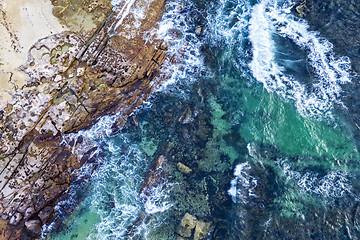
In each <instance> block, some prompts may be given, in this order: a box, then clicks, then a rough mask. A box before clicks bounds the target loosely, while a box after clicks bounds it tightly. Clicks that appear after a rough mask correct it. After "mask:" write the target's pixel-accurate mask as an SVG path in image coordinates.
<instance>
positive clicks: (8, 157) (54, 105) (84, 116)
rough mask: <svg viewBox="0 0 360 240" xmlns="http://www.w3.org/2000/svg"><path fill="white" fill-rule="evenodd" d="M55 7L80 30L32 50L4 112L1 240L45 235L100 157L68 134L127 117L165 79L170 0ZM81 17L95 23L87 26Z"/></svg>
mask: <svg viewBox="0 0 360 240" xmlns="http://www.w3.org/2000/svg"><path fill="white" fill-rule="evenodd" d="M52 3H53V5H54V6H55V7H54V8H53V12H54V15H55V16H56V17H58V18H59V19H60V22H61V23H63V24H65V25H66V26H67V27H68V28H69V29H70V30H71V28H73V29H74V30H73V31H65V32H61V33H57V34H54V35H50V36H47V37H44V38H42V39H40V40H38V41H37V42H36V43H35V44H34V45H32V46H31V47H30V49H29V52H28V59H27V62H26V63H24V64H23V65H21V66H20V67H19V70H21V71H23V72H25V73H26V74H27V75H28V79H27V82H26V86H24V87H23V88H22V90H21V91H17V92H16V93H14V95H13V99H12V100H11V101H9V102H8V103H7V104H6V106H4V107H3V108H1V109H0V137H1V138H0V167H1V169H0V189H1V191H0V212H1V216H0V217H1V222H0V231H1V232H0V234H1V235H0V236H1V237H0V238H1V239H16V238H19V237H20V236H26V237H28V238H36V237H38V236H39V234H40V227H41V225H42V224H47V223H49V222H51V221H52V220H53V219H54V215H55V214H56V212H54V209H53V206H54V205H56V203H57V200H58V198H59V197H60V196H61V195H62V194H63V193H64V192H65V191H66V190H67V189H68V188H69V186H70V184H71V183H72V181H74V179H75V178H76V174H77V169H79V168H80V167H81V166H83V165H84V164H86V163H87V162H89V161H92V160H93V159H92V157H93V155H94V153H95V151H96V148H92V149H90V150H89V152H87V153H83V154H81V155H80V154H77V153H74V151H73V148H74V147H76V146H78V145H79V144H81V143H82V142H83V138H82V137H81V136H79V137H77V138H76V139H73V140H72V141H70V142H67V141H65V140H64V138H63V134H67V133H73V132H76V131H79V130H81V129H86V128H89V127H90V126H91V125H93V124H94V123H95V122H97V121H98V120H99V118H100V117H102V116H104V115H109V114H114V113H120V118H121V119H122V120H124V119H126V117H127V115H128V114H130V113H131V112H132V110H133V109H134V108H135V107H137V106H139V105H140V104H141V103H142V102H143V101H144V100H145V99H146V98H147V97H148V96H149V94H150V93H151V92H152V91H153V89H154V88H156V87H157V86H158V85H159V84H160V83H161V81H162V80H163V79H162V78H157V76H158V75H159V70H160V68H161V65H162V64H163V62H164V61H165V59H166V58H167V54H166V53H165V52H164V51H163V49H164V47H163V46H164V43H163V42H161V41H160V40H157V39H156V35H155V34H154V33H153V29H154V28H156V23H157V22H158V20H159V19H160V18H161V15H162V11H163V10H162V9H163V5H164V0H151V1H143V0H136V1H134V2H131V1H128V2H126V1H123V2H121V3H119V5H118V6H116V7H111V6H110V1H106V0H104V1H98V0H93V1H90V0H88V1H67V0H66V1H61V0H59V1H57V0H53V1H52ZM82 3H83V5H81V4H82ZM70 5H73V6H75V5H76V6H77V7H72V8H71V7H69V6H70ZM79 5H81V6H82V7H81V8H79V7H78V6H79ZM74 9H77V12H74ZM132 11H134V12H135V11H137V12H139V11H142V13H143V14H142V17H136V16H135V14H132ZM79 18H81V19H83V21H84V22H87V24H85V23H84V24H83V27H82V28H81V27H79ZM91 18H92V19H91ZM89 19H90V20H91V21H90V20H89ZM94 19H95V20H94ZM89 22H90V23H89Z"/></svg>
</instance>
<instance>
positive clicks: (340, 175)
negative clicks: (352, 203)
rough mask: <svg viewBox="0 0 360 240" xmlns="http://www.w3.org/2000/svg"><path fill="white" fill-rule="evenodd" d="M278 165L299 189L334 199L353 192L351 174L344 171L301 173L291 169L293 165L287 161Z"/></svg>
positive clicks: (279, 162)
mask: <svg viewBox="0 0 360 240" xmlns="http://www.w3.org/2000/svg"><path fill="white" fill-rule="evenodd" d="M277 164H278V166H279V167H280V168H281V169H282V171H283V174H284V176H286V178H287V180H288V181H289V180H291V181H294V182H295V183H296V186H297V187H298V188H299V191H300V192H302V193H307V194H312V195H316V196H320V197H322V198H326V199H327V200H333V199H334V198H340V197H343V196H344V194H351V184H350V182H349V174H348V173H346V172H343V171H333V170H332V171H329V172H328V173H327V174H326V175H324V176H319V174H318V173H316V172H305V173H300V172H299V171H295V170H292V169H291V165H290V164H289V163H288V162H287V161H286V160H282V161H278V162H277Z"/></svg>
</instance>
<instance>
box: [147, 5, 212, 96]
mask: <svg viewBox="0 0 360 240" xmlns="http://www.w3.org/2000/svg"><path fill="white" fill-rule="evenodd" d="M166 5H167V7H166V9H167V10H166V11H165V12H164V14H163V17H162V20H161V21H160V22H159V27H158V30H156V32H154V33H153V34H156V36H157V38H158V39H161V40H164V41H165V42H166V43H167V44H168V46H169V49H168V50H167V51H166V52H167V54H168V55H169V57H170V58H172V57H173V56H177V59H178V61H177V62H176V63H174V62H170V59H168V60H167V61H166V62H165V63H164V65H163V69H162V71H164V73H163V74H165V75H168V76H170V77H169V78H168V79H167V80H166V81H165V82H164V83H163V84H162V85H161V86H160V88H158V89H157V91H165V92H175V91H178V92H179V93H180V94H183V95H185V92H184V90H182V89H183V88H182V86H186V85H189V84H192V83H193V82H194V81H196V80H197V79H198V77H199V76H200V73H201V72H207V71H208V69H207V68H206V67H205V66H204V62H203V58H202V54H201V51H200V48H201V44H202V43H201V41H200V40H199V39H198V37H197V36H196V34H195V32H194V31H193V30H191V29H192V28H193V26H192V25H191V23H189V21H188V20H189V18H190V17H191V16H189V15H188V14H186V13H182V12H181V10H180V9H181V8H187V9H191V8H192V7H193V6H192V3H191V1H188V0H186V1H168V2H167V3H166Z"/></svg>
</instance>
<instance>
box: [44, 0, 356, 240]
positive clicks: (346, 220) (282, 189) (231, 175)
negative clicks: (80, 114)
mask: <svg viewBox="0 0 360 240" xmlns="http://www.w3.org/2000/svg"><path fill="white" fill-rule="evenodd" d="M167 5H168V7H167V9H168V10H167V12H165V13H164V17H163V20H162V22H161V24H160V33H159V37H161V38H164V39H166V40H167V41H168V42H169V43H170V44H169V46H171V47H170V50H169V54H171V53H175V52H177V51H179V49H184V58H183V59H182V61H181V62H180V63H179V64H175V65H169V66H168V68H169V69H171V71H173V72H172V76H171V78H170V79H169V80H168V81H167V82H166V83H165V84H164V85H163V86H162V87H161V88H160V89H159V90H158V91H156V92H155V93H154V94H153V96H152V97H151V99H150V100H149V101H148V102H147V103H145V104H144V105H143V106H142V107H140V108H139V109H137V110H136V111H135V112H134V114H133V116H134V118H135V119H136V122H137V123H138V125H137V126H136V124H135V122H134V120H132V119H133V118H132V117H130V118H129V119H130V120H128V125H127V127H125V128H124V129H122V130H121V131H115V132H113V131H111V125H112V123H113V121H114V120H115V117H113V118H105V119H103V120H102V122H100V123H99V124H97V125H96V126H94V128H92V129H91V130H88V131H86V132H82V133H79V134H82V135H83V136H85V138H86V139H88V140H87V141H85V142H86V144H87V145H86V144H85V146H84V148H89V147H92V146H98V147H99V148H98V152H99V153H100V154H99V157H98V161H99V166H98V168H97V169H96V170H95V172H94V173H93V174H92V176H91V178H90V179H89V180H86V181H85V182H84V183H81V184H80V186H74V188H75V189H76V188H82V189H84V190H83V191H80V192H81V194H78V195H81V197H79V196H78V195H77V196H74V197H73V198H71V199H70V200H69V202H68V203H64V204H63V205H62V206H59V209H61V208H62V207H66V204H70V202H71V201H80V204H79V205H78V207H77V208H76V209H75V211H74V213H72V214H71V215H70V216H64V219H65V220H64V225H63V226H62V227H61V228H59V229H58V231H54V232H52V233H51V234H49V235H48V237H49V238H51V239H127V238H129V239H176V237H177V236H178V235H177V233H176V228H177V226H178V224H179V223H180V220H181V218H182V216H183V215H184V214H185V213H186V212H189V213H190V214H192V215H195V216H196V217H197V218H198V219H200V220H202V221H206V222H211V224H212V228H211V229H212V231H210V233H209V235H208V239H358V238H359V237H360V232H359V231H360V225H359V224H360V223H359V220H358V219H359V217H360V216H359V209H358V203H359V202H358V201H359V200H358V193H359V190H360V188H359V187H360V186H359V184H358V182H359V181H358V179H359V175H360V174H359V173H360V172H359V151H358V146H359V142H358V141H357V140H356V138H355V137H354V136H355V135H357V131H359V129H358V128H359V127H357V126H356V124H354V122H353V121H351V119H353V118H354V116H352V115H351V113H349V111H347V108H348V107H349V106H350V105H351V104H352V103H351V102H349V101H347V100H346V99H345V98H344V97H343V96H347V95H351V94H352V92H351V91H349V88H348V87H347V86H348V85H349V84H351V83H352V82H353V81H357V80H356V76H354V74H353V73H352V72H351V69H350V62H349V59H348V58H347V57H345V56H339V55H336V54H335V53H334V52H333V50H332V45H331V43H330V42H329V41H328V40H326V39H324V38H323V37H321V35H320V34H319V33H317V32H313V31H310V30H309V29H308V28H309V26H308V24H307V23H306V22H305V21H304V20H300V19H298V18H297V17H295V16H294V15H292V13H291V11H290V9H291V7H292V3H291V1H285V0H260V1H245V0H221V1H213V2H208V1H206V2H202V1H195V0H192V1H191V0H188V1H168V2H167ZM198 27H201V29H202V33H201V34H200V35H199V34H196V29H197V28H198ZM185 43H187V45H184V44H185ZM184 46H185V47H184ZM159 155H164V156H165V158H166V159H167V160H166V162H165V165H164V166H163V170H162V171H163V174H162V175H161V176H162V179H161V181H159V183H158V184H156V185H155V186H154V187H153V188H152V190H151V192H150V193H149V194H147V195H145V194H141V189H142V185H143V183H144V181H145V180H146V176H147V172H148V169H149V168H151V165H152V163H153V162H154V161H155V160H156V159H157V158H158V156H159ZM178 162H181V163H184V164H185V165H187V166H188V167H190V168H191V169H192V173H191V174H188V175H187V174H183V173H181V172H180V171H179V170H178V169H177V164H178ZM77 192H79V191H77ZM50 227H51V226H50Z"/></svg>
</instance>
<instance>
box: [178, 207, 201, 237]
mask: <svg viewBox="0 0 360 240" xmlns="http://www.w3.org/2000/svg"><path fill="white" fill-rule="evenodd" d="M196 222H197V220H196V217H194V216H193V215H191V214H189V213H185V215H184V217H183V218H182V219H181V222H180V224H179V226H178V228H177V233H178V234H179V235H180V236H182V237H191V234H192V230H193V229H194V228H195V226H196Z"/></svg>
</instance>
